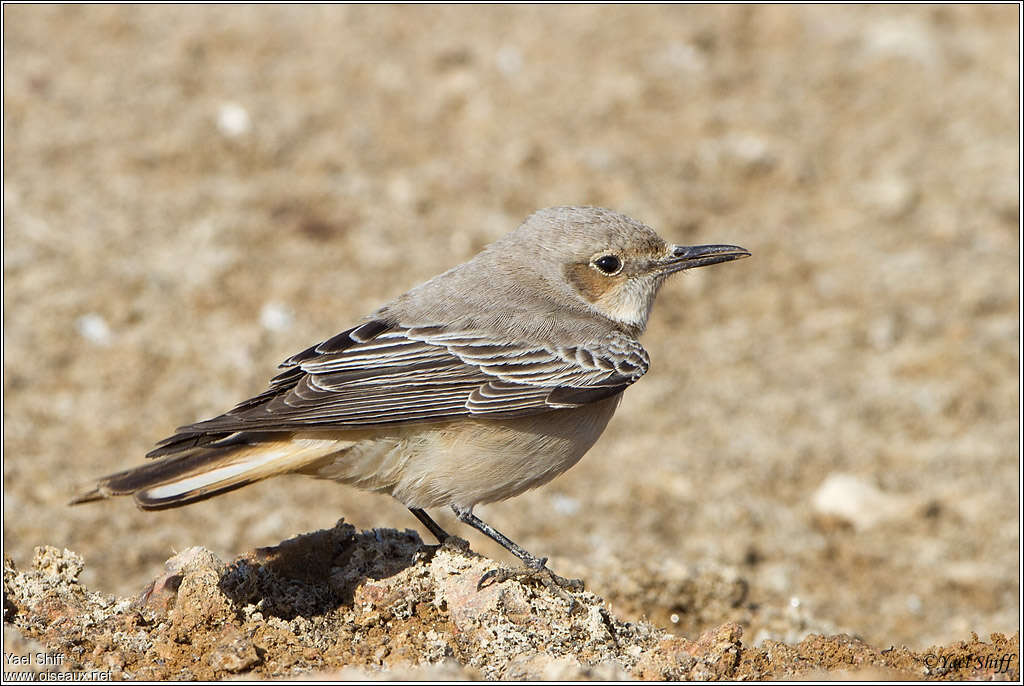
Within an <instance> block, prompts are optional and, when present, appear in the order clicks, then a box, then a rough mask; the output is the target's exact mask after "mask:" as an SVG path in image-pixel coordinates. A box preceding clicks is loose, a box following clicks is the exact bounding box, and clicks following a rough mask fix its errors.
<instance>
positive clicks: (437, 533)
mask: <svg viewBox="0 0 1024 686" xmlns="http://www.w3.org/2000/svg"><path fill="white" fill-rule="evenodd" d="M409 512H412V513H413V514H414V515H416V519H418V520H420V524H422V525H423V526H425V527H427V529H428V530H429V531H430V533H432V534H433V535H434V538H436V539H437V542H438V543H441V544H444V542H445V541H446V540H447V539H448V532H447V531H445V530H444V529H442V528H441V525H440V524H438V523H437V522H435V521H434V520H433V519H431V518H430V515H428V514H427V513H426V512H425V511H424V510H421V509H420V508H418V507H410V508H409Z"/></svg>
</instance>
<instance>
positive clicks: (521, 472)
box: [391, 394, 621, 508]
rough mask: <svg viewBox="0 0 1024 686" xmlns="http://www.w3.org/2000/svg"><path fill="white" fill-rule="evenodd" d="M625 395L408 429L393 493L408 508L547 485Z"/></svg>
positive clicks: (468, 503) (491, 498) (482, 499)
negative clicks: (534, 411)
mask: <svg viewBox="0 0 1024 686" xmlns="http://www.w3.org/2000/svg"><path fill="white" fill-rule="evenodd" d="M620 398H621V394H619V395H617V396H613V397H611V398H608V399H606V400H602V401H600V402H597V403H593V404H590V405H586V406H584V407H579V408H572V409H564V410H553V411H551V412H548V413H545V414H541V415H536V416H532V417H522V418H515V419H476V418H474V419H464V420H459V421H455V422H447V423H444V424H437V425H428V426H423V427H420V428H419V429H418V430H416V431H414V432H410V433H409V435H407V437H406V445H405V448H404V450H403V452H404V453H406V455H407V459H405V460H404V468H403V469H401V470H400V471H401V476H400V478H399V480H398V482H397V483H396V484H395V486H394V487H393V488H392V489H391V494H392V495H393V496H394V497H395V498H397V499H398V500H400V501H401V502H402V503H404V504H405V505H406V506H408V507H415V508H428V507H439V506H442V505H451V504H455V505H461V506H463V507H472V506H473V505H476V504H477V503H488V502H495V501H498V500H504V499H506V498H511V497H513V496H516V495H519V494H520V493H523V492H524V491H527V490H529V489H531V488H536V487H537V486H541V485H543V484H545V483H547V482H548V481H550V480H551V479H553V478H555V477H556V476H558V475H559V474H561V473H562V472H564V471H566V470H567V469H569V468H570V467H572V466H573V465H574V464H576V463H577V462H578V461H579V460H580V458H581V457H583V455H584V454H585V453H586V452H587V450H589V449H590V447H591V446H592V445H593V444H594V442H595V441H597V439H598V437H600V435H601V433H602V432H603V431H604V429H605V427H606V426H607V425H608V421H609V420H610V419H611V417H612V414H614V412H615V408H616V407H617V406H618V403H619V399H620Z"/></svg>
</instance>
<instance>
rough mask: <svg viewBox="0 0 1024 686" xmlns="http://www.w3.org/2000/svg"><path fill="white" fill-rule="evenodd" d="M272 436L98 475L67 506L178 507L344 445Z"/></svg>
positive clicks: (288, 469) (207, 447)
mask: <svg viewBox="0 0 1024 686" xmlns="http://www.w3.org/2000/svg"><path fill="white" fill-rule="evenodd" d="M262 438H264V439H265V438H269V436H268V435H264V436H263V437H262ZM275 438H276V440H261V441H255V442H254V441H249V440H244V439H242V438H233V439H231V440H230V442H227V441H222V442H219V443H214V444H210V445H204V446H200V447H193V448H189V449H186V451H185V452H184V453H182V454H179V455H173V456H168V457H164V458H161V459H158V460H155V461H153V462H151V463H149V464H144V465H142V466H140V467H136V468H135V469H129V470H126V471H123V472H118V473H116V474H111V475H110V476H107V477H104V478H103V479H101V480H100V481H99V483H98V484H97V485H96V488H94V489H92V490H91V491H88V492H87V493H83V494H82V495H80V496H78V497H76V498H75V499H74V500H72V501H71V503H70V504H71V505H78V504H80V503H88V502H92V501H95V500H103V499H104V498H110V497H113V496H119V495H133V496H134V497H135V501H136V502H137V503H138V505H139V507H141V508H142V509H143V510H163V509H167V508H172V507H180V506H182V505H188V504H189V503H194V502H196V501H199V500H204V499H206V498H210V497H212V496H215V495H219V494H221V493H225V492H227V491H231V490H234V489H236V488H241V487H242V486H245V485H248V484H251V483H253V482H255V481H259V480H261V479H265V478H267V477H269V476H274V475H275V474H284V473H287V472H293V471H296V470H297V469H300V468H302V467H304V466H306V465H308V464H310V463H311V462H315V461H317V460H319V459H322V458H324V457H325V456H328V455H331V454H332V453H335V452H338V451H339V450H341V449H343V448H344V447H346V446H344V445H338V444H337V443H336V442H335V441H315V442H312V443H311V442H308V441H306V442H302V441H298V442H296V441H292V440H291V437H290V436H281V435H280V434H278V435H277V436H275Z"/></svg>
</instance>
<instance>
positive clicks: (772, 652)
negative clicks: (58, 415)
mask: <svg viewBox="0 0 1024 686" xmlns="http://www.w3.org/2000/svg"><path fill="white" fill-rule="evenodd" d="M453 543H454V544H453ZM83 565H84V562H83V560H82V558H81V557H80V556H78V555H76V554H75V553H72V552H70V551H60V550H57V549H56V548H39V549H38V551H37V554H36V559H35V562H34V568H33V569H31V570H27V571H19V570H18V569H17V568H16V567H15V566H14V565H13V564H12V563H11V562H10V561H9V560H7V561H5V566H4V597H5V622H6V623H8V625H9V627H5V629H6V628H14V629H16V632H10V633H11V636H12V637H11V642H10V646H11V649H12V650H10V651H6V646H7V645H8V644H7V643H5V655H6V654H7V653H10V655H12V656H19V655H20V653H19V652H18V651H24V650H27V648H26V647H25V646H32V645H41V646H43V647H44V648H45V651H46V653H47V654H52V655H61V656H62V662H61V664H60V666H59V667H57V668H56V669H58V670H60V671H90V670H92V671H102V672H103V673H104V674H105V675H107V676H105V677H104V678H105V679H139V680H143V679H144V680H166V679H187V680H212V679H223V678H227V677H239V678H244V679H271V678H289V677H301V678H305V679H326V678H330V679H381V678H389V679H427V680H455V679H472V680H481V679H534V680H545V681H567V680H570V679H573V680H576V679H588V680H597V679H602V680H608V679H611V680H627V679H637V678H639V679H654V680H665V679H680V680H704V679H723V680H738V679H767V678H778V677H783V678H785V677H788V676H792V675H801V676H803V675H807V674H814V675H816V676H817V677H819V678H826V677H829V676H832V675H834V674H835V673H836V672H837V670H838V672H839V673H840V674H845V675H855V676H859V675H884V676H885V677H886V678H920V677H921V676H922V675H926V674H928V672H927V671H926V662H927V660H928V659H929V657H928V656H927V655H918V654H914V653H911V652H910V651H907V650H906V649H901V650H898V651H884V652H883V651H879V650H877V649H875V648H872V647H871V646H868V645H866V644H864V643H862V642H860V641H857V640H856V639H852V638H850V637H848V636H843V635H838V636H828V637H827V636H821V635H814V636H811V637H808V638H807V639H805V640H804V641H802V642H800V643H799V644H797V645H795V646H790V645H786V644H782V643H776V642H773V641H765V646H764V647H762V648H757V649H752V648H748V647H746V646H745V645H744V644H743V641H742V639H743V630H742V628H741V627H740V625H739V624H736V623H725V624H721V625H719V626H717V627H714V628H712V629H709V630H707V631H705V632H704V633H703V634H701V636H700V638H698V639H697V640H696V641H691V640H688V639H686V638H683V637H679V636H671V635H669V634H668V633H666V632H665V631H664V630H662V629H659V628H657V627H655V626H652V625H651V624H649V623H646V622H642V621H640V622H626V621H623V620H622V619H620V618H618V617H616V616H615V615H614V614H613V613H612V612H611V610H610V609H609V607H608V605H607V603H606V602H605V601H604V600H603V599H602V598H599V597H598V596H596V595H594V594H592V593H588V592H583V591H581V592H574V593H572V595H571V598H567V597H566V596H565V595H564V594H560V593H557V592H554V591H552V590H551V589H549V588H547V587H546V586H545V585H544V584H542V583H534V582H533V581H532V580H530V579H529V578H528V577H523V578H522V580H521V579H520V578H518V577H512V578H509V579H507V580H505V581H502V582H500V583H492V584H488V585H486V586H485V587H484V588H482V589H480V590H477V584H478V582H479V580H480V578H481V576H483V575H484V574H485V573H486V572H488V571H489V570H491V569H493V568H495V567H496V566H499V565H498V564H497V563H494V562H492V561H490V560H488V559H486V558H483V557H480V556H479V555H476V554H474V553H472V552H470V551H469V550H468V547H467V546H466V545H465V544H464V542H460V541H457V540H455V541H450V542H449V543H447V544H446V545H444V546H425V545H423V543H422V541H420V539H419V537H418V536H417V535H416V534H415V533H413V532H411V531H404V532H399V531H394V530H388V529H378V530H374V531H363V532H357V531H356V530H355V529H354V528H353V527H352V526H350V525H348V524H345V523H344V522H338V524H337V525H336V526H335V527H334V528H333V529H329V530H325V531H317V532H314V533H311V534H306V535H302V536H297V537H295V538H293V539H290V540H288V541H284V542H283V543H281V544H280V545H278V546H275V547H273V548H265V549H261V550H257V551H253V552H252V553H249V554H247V555H245V556H243V557H240V558H238V559H237V560H234V561H233V562H232V563H230V564H225V563H223V562H222V561H221V560H219V559H217V557H216V556H215V555H213V554H212V553H210V551H208V550H205V549H203V548H190V549H188V550H186V551H184V552H182V553H180V554H179V555H176V556H175V557H173V558H171V559H170V560H168V562H167V564H166V569H165V571H164V573H163V574H161V576H160V577H159V578H157V579H156V580H155V581H154V582H153V584H152V586H151V588H150V589H148V591H147V593H145V594H143V597H142V599H140V600H141V602H140V600H136V601H134V602H132V601H130V600H129V599H121V600H117V599H114V598H111V597H108V596H104V595H102V594H98V593H93V592H91V591H89V590H88V589H86V588H83V587H82V586H81V585H80V584H79V583H78V581H77V579H78V575H79V574H80V573H81V571H82V569H83ZM154 599H156V600H154ZM7 634H8V632H6V631H5V639H6V638H7ZM15 637H17V639H18V640H17V641H15ZM1017 646H1019V635H1018V636H1015V637H1013V638H1012V639H1006V638H1005V637H1003V636H996V635H994V636H993V642H992V643H991V644H984V643H980V642H979V641H977V639H976V638H975V640H974V641H973V642H972V643H971V644H969V645H968V644H966V643H965V644H963V645H961V646H955V647H954V648H955V649H956V650H958V651H960V652H964V651H970V652H971V654H973V655H978V656H981V658H982V659H983V660H988V662H987V663H986V664H989V663H990V664H991V665H998V664H1003V663H1005V660H1004V661H1003V663H999V662H997V660H998V659H1002V658H1001V657H1000V656H1002V655H1004V654H1008V653H1010V652H1011V651H1013V650H1017ZM942 650H943V649H941V648H935V649H932V653H935V654H942ZM958 654H959V653H958ZM1014 654H1016V653H1014ZM65 658H66V659H65ZM994 669H995V667H993V668H992V669H989V671H988V672H986V674H989V673H992V674H994V673H995V672H994V671H993V670H994ZM1010 669H1011V670H1015V671H1011V672H1010V673H1007V676H1008V677H1009V678H1016V677H1017V675H1018V674H1019V666H1017V665H1016V663H1013V664H1011V665H1010ZM965 670H966V668H962V669H960V671H959V672H955V674H956V675H958V676H965V675H967V674H968V673H967V671H965ZM948 671H949V670H947V672H948ZM943 673H945V672H943ZM936 674H937V672H936Z"/></svg>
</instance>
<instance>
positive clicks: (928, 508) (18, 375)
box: [3, 6, 1020, 650]
mask: <svg viewBox="0 0 1024 686" xmlns="http://www.w3.org/2000/svg"><path fill="white" fill-rule="evenodd" d="M1017 11H1018V10H1017V8H1016V7H1014V6H995V7H955V6H940V7H921V6H908V7H837V6H828V7H795V6H789V7H695V6H681V7H680V6H677V7H645V8H636V7H565V8H530V7H514V8H513V7H489V8H456V7H433V6H431V7H366V6H363V7H309V8H274V7H252V8H241V7H222V8H206V7H203V8H199V7H190V8H174V7H167V6H151V7H84V6H70V7H56V6H5V7H4V8H3V12H4V57H5V67H4V142H3V146H4V148H3V150H4V243H3V246H4V269H3V274H4V287H3V298H4V312H3V324H4V377H3V388H4V405H3V448H4V472H3V473H4V527H3V534H4V546H3V547H4V552H5V554H6V555H9V556H11V557H12V558H13V560H14V563H15V564H16V565H18V566H19V567H20V568H28V567H30V566H31V560H32V557H33V549H34V547H35V546H40V545H53V546H57V547H58V548H64V547H67V548H70V549H72V550H74V551H77V552H78V553H81V554H82V555H83V556H84V558H85V568H84V571H83V572H82V575H81V582H82V583H83V584H85V585H86V586H88V587H89V588H92V589H95V590H96V591H100V592H103V593H115V594H119V595H134V594H137V593H138V591H139V589H141V588H142V587H143V586H144V585H145V584H146V583H148V582H149V581H151V580H152V579H153V578H154V576H156V574H157V573H158V572H159V570H161V569H162V565H163V562H164V561H165V560H166V559H167V558H168V557H170V556H171V555H172V554H173V553H174V552H175V551H181V550H185V549H187V548H189V547H191V546H194V545H201V546H204V547H206V548H208V549H209V550H211V551H212V552H213V553H214V554H216V555H217V556H218V557H219V558H220V559H224V560H231V559H233V558H234V557H236V556H237V555H240V554H242V553H244V552H245V551H248V550H251V549H254V548H258V547H261V546H270V545H276V544H277V543H279V542H280V541H282V540H285V539H287V538H290V537H292V536H294V535H296V534H298V533H301V532H308V531H314V530H317V529H322V528H327V527H330V526H332V525H333V523H334V522H335V521H336V520H337V519H338V518H339V517H341V516H344V517H345V519H346V520H347V521H348V522H351V523H352V524H354V525H355V526H356V527H357V528H360V529H369V528H373V527H390V528H395V529H399V530H401V529H404V528H406V527H410V528H413V527H415V526H416V525H417V523H416V522H415V520H414V519H413V518H412V517H411V515H409V514H408V513H407V512H406V511H405V510H404V508H402V507H401V506H400V505H399V504H397V503H395V502H391V501H389V500H388V499H386V498H383V497H380V496H372V495H367V494H362V493H358V492H356V491H354V490H352V489H348V488H344V487H339V486H336V485H334V484H330V483H321V482H315V481H312V480H308V479H305V480H304V479H301V478H294V479H277V480H273V481H271V482H267V483H263V484H259V485H256V486H252V487H249V488H246V489H243V490H241V491H237V492H235V493H233V494H230V495H227V496H224V497H221V498H216V499H213V500H210V501H207V502H204V503H201V504H197V505H194V506H192V507H189V508H185V509H182V510H179V511H169V512H165V513H159V514H153V513H143V512H139V511H137V510H136V509H135V508H134V507H133V506H132V504H131V503H130V502H127V501H124V502H121V501H119V502H110V503H103V504H100V505H94V506H86V507H79V508H74V509H71V508H68V507H67V506H66V502H67V500H68V499H69V498H70V497H71V495H72V494H74V493H75V492H76V490H77V489H79V488H80V487H81V486H82V485H83V484H86V483H88V481H89V479H90V478H92V477H95V476H98V475H102V474H105V473H108V472H111V471H114V470H117V469H120V468H123V467H126V466H129V465H132V464H135V463H137V462H139V461H140V460H141V459H142V455H143V453H144V452H145V451H146V450H147V449H149V448H150V447H151V446H152V444H153V443H154V442H155V441H157V440H159V439H160V438H163V437H164V436H166V435H168V434H169V432H170V431H171V430H173V428H174V427H175V426H178V425H180V424H184V423H187V422H191V421H195V420H198V419H201V418H205V417H208V416H210V415H212V414H215V413H217V412H220V411H222V410H224V409H226V408H227V407H229V406H231V405H232V404H233V403H235V402H237V401H238V400H241V399H242V398H244V397H246V396H247V395H249V394H252V393H254V392H257V391H259V390H262V388H263V387H264V386H265V384H266V381H267V380H268V378H269V377H270V376H271V375H272V374H273V373H274V368H275V366H276V364H277V363H278V362H279V361H281V360H282V359H284V358H285V357H287V356H288V355H290V354H291V353H293V352H296V351H298V350H300V349H302V348H303V347H305V346H307V345H309V344H311V343H313V342H316V341H318V340H321V339H323V338H325V337H328V336H330V335H333V334H334V333H336V332H338V331H340V330H342V329H343V328H346V327H348V326H349V325H350V324H351V323H352V322H354V321H355V320H356V319H357V318H358V317H360V316H362V315H363V314H365V313H366V312H369V311H371V310H372V309H374V308H376V307H377V306H379V305H380V304H382V303H384V302H385V301H387V300H388V299H390V298H392V297H394V296H395V295H397V294H399V293H401V292H402V291H404V290H405V289H406V288H408V287H410V286H412V285H414V284H416V283H418V282H420V281H421V280H423V279H425V278H428V277H430V276H432V275H434V274H436V273H438V272H439V271H442V270H443V269H446V268H447V267H450V266H452V265H454V264H456V263H458V262H460V261H462V260H464V259H466V258H468V257H470V256H471V255H472V254H474V253H475V252H476V251H477V250H478V249H479V248H481V247H482V246H484V245H486V244H487V243H488V242H490V241H491V240H493V239H495V238H497V237H498V236H500V235H502V234H503V233H505V232H506V231H508V230H510V229H512V228H513V227H515V226H516V225H517V224H518V222H519V221H521V220H522V218H523V217H525V216H526V215H527V214H528V213H529V212H531V211H532V210H533V209H535V208H538V207H544V206H550V205H559V204H593V205H601V206H607V207H611V208H614V209H616V210H619V211H623V212H626V213H627V214H630V215H632V216H634V217H636V218H638V219H640V220H642V221H645V222H647V223H649V224H650V225H652V226H654V227H656V228H657V229H658V230H659V231H660V232H661V233H662V235H664V236H666V237H667V238H669V239H671V240H674V241H676V242H681V243H704V242H728V243H736V244H739V245H743V246H745V247H747V248H748V249H750V250H752V251H753V253H754V257H753V258H752V259H749V260H745V261H743V262H739V263H735V264H729V265H723V266H720V267H715V268H711V269H707V270H701V271H699V272H694V273H692V274H687V275H686V276H685V277H683V278H678V279H677V280H676V281H674V282H670V283H669V284H668V285H667V286H666V288H665V289H663V291H662V294H661V296H660V298H659V302H658V304H657V307H656V308H655V312H654V316H653V319H652V322H651V325H650V328H649V330H648V333H647V335H646V336H645V338H644V344H645V345H646V346H647V348H648V350H649V351H650V354H651V358H652V361H653V363H652V369H651V371H650V373H649V374H648V375H647V376H646V377H645V378H644V379H642V380H641V382H640V383H638V384H637V385H636V386H635V387H634V388H631V389H630V390H629V391H628V392H627V393H626V396H625V399H624V401H623V403H622V405H621V407H620V409H619V411H618V414H617V415H616V417H615V419H614V420H613V421H612V424H611V425H610V427H609V429H608V431H607V432H606V434H605V436H604V438H602V440H601V441H600V442H599V443H598V444H597V446H596V447H595V448H594V449H593V450H592V451H591V452H590V454H589V455H588V456H587V457H586V458H584V460H583V461H582V462H581V463H580V464H579V465H578V466H577V467H575V468H574V469H573V470H571V471H570V472H569V473H567V474H566V475H564V476H562V477H561V478H559V479H558V480H556V481H554V482H553V483H551V484H549V485H548V486H546V487H544V488H542V489H539V490H537V491H535V492H531V493H529V494H526V495H524V496H521V497H519V498H517V499H514V500H512V501H508V502H505V503H500V504H494V505H490V506H485V507H482V508H479V510H478V513H479V514H481V515H482V516H484V517H485V519H487V520H488V521H490V522H491V523H492V524H493V525H495V526H496V527H497V528H499V529H501V530H502V531H505V532H506V533H508V534H509V535H510V536H511V537H512V538H514V539H515V540H517V541H518V542H520V543H521V544H522V545H524V546H525V547H526V548H528V549H530V550H532V551H534V552H536V553H538V554H541V555H548V556H550V558H551V564H552V566H553V567H554V568H555V569H556V570H558V571H559V572H560V573H562V574H563V575H567V576H576V577H583V578H585V579H586V580H587V581H588V589H589V590H592V591H594V592H595V593H597V594H598V595H600V596H602V597H604V598H606V599H607V600H608V602H609V603H610V604H611V607H613V608H614V610H615V612H616V613H618V615H619V616H621V617H623V618H624V620H640V619H644V618H645V619H646V620H647V621H649V622H651V623H652V624H653V625H657V626H660V627H663V628H665V629H667V630H669V631H672V632H675V633H676V634H678V635H680V636H683V637H687V638H690V639H694V640H696V638H697V637H698V636H699V635H700V634H701V633H702V632H704V631H706V630H709V629H714V628H716V627H720V626H722V625H723V623H724V622H735V623H737V624H738V625H739V626H741V627H743V631H744V637H745V638H744V642H745V643H746V644H747V645H748V646H761V645H764V642H765V641H768V640H779V641H785V642H787V643H789V644H796V643H797V642H799V641H801V640H802V639H804V638H805V637H806V636H807V635H808V634H810V633H811V632H818V633H837V632H847V633H849V634H851V635H854V636H857V637H859V638H861V639H863V640H864V641H866V642H868V643H869V644H871V645H872V646H875V647H876V648H879V649H880V648H887V647H889V646H897V647H899V646H907V647H908V648H909V649H911V650H925V649H927V648H928V647H929V646H933V645H950V644H953V643H954V642H957V641H967V640H970V635H971V632H977V634H979V635H981V636H988V635H989V634H990V633H992V632H1007V633H1012V632H1014V631H1016V630H1017V629H1018V628H1019V624H1018V622H1019V613H1020V593H1019V589H1020V568H1019V554H1020V520H1019V503H1020V486H1019V484H1020V470H1019V453H1018V449H1019V448H1018V446H1019V441H1020V421H1019V417H1020V415H1019V412H1020V387H1019V383H1018V379H1019V364H1020V356H1019V349H1020V348H1019V346H1020V320H1019V308H1020V300H1019V292H1020V272H1019V260H1020V252H1019V235H1020V234H1019V203H1018V179H1019V173H1020V170H1019V166H1018V161H1019V154H1020V150H1019V148H1018V146H1017V141H1018V138H1017V129H1018V122H1019V120H1018V114H1019V112H1018V106H1017V103H1018V100H1019V95H1020V94H1019V90H1018V88H1017V78H1018V71H1017V69H1018V65H1017V60H1016V55H1017V46H1018V44H1019V39H1020V36H1019V35H1018V31H1017V14H1016V13H1017ZM439 521H440V522H441V524H442V525H444V526H446V527H448V528H449V529H450V530H453V531H457V532H458V533H459V535H462V536H465V537H466V538H468V539H469V541H470V543H471V545H472V548H473V550H475V551H478V552H480V553H483V554H485V555H488V556H490V557H492V558H494V559H498V560H507V559H508V557H507V556H506V555H505V554H504V553H503V552H502V551H501V550H500V549H497V548H496V546H494V545H492V544H491V543H490V542H488V541H486V540H484V539H482V538H481V537H478V536H476V535H475V534H471V533H470V532H468V531H466V530H465V529H464V528H461V527H458V526H457V524H456V523H455V522H454V521H453V520H452V519H451V518H450V517H447V516H446V515H445V514H444V513H439ZM424 536H425V534H424Z"/></svg>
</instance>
